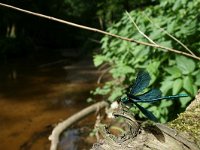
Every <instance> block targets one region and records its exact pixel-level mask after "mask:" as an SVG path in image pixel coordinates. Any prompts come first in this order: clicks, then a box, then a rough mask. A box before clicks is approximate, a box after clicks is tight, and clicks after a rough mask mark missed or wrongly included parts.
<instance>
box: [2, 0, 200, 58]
mask: <svg viewBox="0 0 200 150" xmlns="http://www.w3.org/2000/svg"><path fill="white" fill-rule="evenodd" d="M0 6H3V7H6V8H10V9H14V10H17V11H20V12H23V13H27V14H31V15H34V16H38V17H41V18H45V19H49V20H52V21H56V22H59V23H63V24H67V25H70V26H73V27H77V28H81V29H84V30H89V31H92V32H97V33H101V34H104V35H108V36H112V37H115V38H119V39H121V40H125V41H129V42H134V43H136V44H141V45H145V46H150V47H155V48H159V49H163V50H167V51H171V52H174V53H176V54H181V55H184V56H187V57H191V58H193V59H196V60H200V57H198V56H196V55H193V54H190V53H186V52H182V51H179V50H176V49H173V48H169V47H165V46H161V45H157V44H154V43H147V42H143V41H138V40H135V39H133V38H126V37H123V36H119V35H116V34H112V33H109V32H106V31H102V30H99V29H96V28H92V27H88V26H84V25H80V24H76V23H73V22H69V21H66V20H62V19H58V18H55V17H52V16H48V15H43V14H40V13H36V12H32V11H28V10H25V9H21V8H18V7H15V6H12V5H8V4H4V3H0Z"/></svg>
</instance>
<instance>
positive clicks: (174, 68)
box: [165, 66, 181, 78]
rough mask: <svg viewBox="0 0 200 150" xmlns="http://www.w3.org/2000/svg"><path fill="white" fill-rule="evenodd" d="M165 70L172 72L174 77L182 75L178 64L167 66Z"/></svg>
mask: <svg viewBox="0 0 200 150" xmlns="http://www.w3.org/2000/svg"><path fill="white" fill-rule="evenodd" d="M165 71H166V72H168V73H169V74H171V75H172V76H173V77H174V78H178V77H181V71H180V70H179V69H178V68H177V67H176V66H173V67H168V68H165Z"/></svg>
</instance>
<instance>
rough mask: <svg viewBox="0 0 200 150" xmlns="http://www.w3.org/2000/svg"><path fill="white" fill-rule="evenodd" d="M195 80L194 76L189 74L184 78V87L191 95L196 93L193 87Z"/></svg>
mask: <svg viewBox="0 0 200 150" xmlns="http://www.w3.org/2000/svg"><path fill="white" fill-rule="evenodd" d="M193 84H194V83H193V80H192V77H190V76H187V77H185V78H184V80H183V88H184V89H185V90H186V91H187V92H188V93H190V94H191V95H194V89H193Z"/></svg>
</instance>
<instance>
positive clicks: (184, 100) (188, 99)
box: [180, 97, 191, 108]
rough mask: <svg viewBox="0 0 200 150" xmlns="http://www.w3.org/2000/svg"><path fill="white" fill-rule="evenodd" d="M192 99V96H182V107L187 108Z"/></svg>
mask: <svg viewBox="0 0 200 150" xmlns="http://www.w3.org/2000/svg"><path fill="white" fill-rule="evenodd" d="M190 101H191V97H184V98H180V103H181V108H185V107H186V106H187V104H188V102H190Z"/></svg>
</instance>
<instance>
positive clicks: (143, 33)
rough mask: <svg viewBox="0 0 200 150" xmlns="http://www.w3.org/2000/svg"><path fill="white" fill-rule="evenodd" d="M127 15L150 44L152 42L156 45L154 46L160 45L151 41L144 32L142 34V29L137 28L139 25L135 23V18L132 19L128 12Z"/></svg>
mask: <svg viewBox="0 0 200 150" xmlns="http://www.w3.org/2000/svg"><path fill="white" fill-rule="evenodd" d="M126 14H127V15H128V17H129V19H130V20H131V21H132V23H133V24H134V26H135V27H136V29H137V30H138V32H140V34H141V35H142V36H144V37H145V38H146V39H147V40H148V41H149V42H151V43H152V44H154V45H156V46H157V45H158V44H156V43H155V42H154V41H153V40H152V39H150V38H149V37H148V36H147V35H146V34H144V32H142V31H141V30H140V28H139V27H138V26H137V24H136V23H135V21H134V20H133V18H132V17H131V15H130V14H129V13H128V12H127V11H126Z"/></svg>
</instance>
